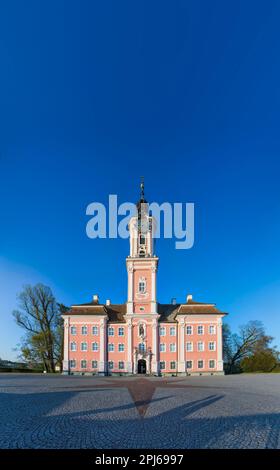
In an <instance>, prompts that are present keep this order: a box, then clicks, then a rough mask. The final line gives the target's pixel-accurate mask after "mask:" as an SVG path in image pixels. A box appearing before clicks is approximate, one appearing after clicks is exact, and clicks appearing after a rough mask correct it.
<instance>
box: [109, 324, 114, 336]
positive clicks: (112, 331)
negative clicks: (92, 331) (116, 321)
mask: <svg viewBox="0 0 280 470" xmlns="http://www.w3.org/2000/svg"><path fill="white" fill-rule="evenodd" d="M108 336H114V328H113V327H112V326H109V328H108Z"/></svg>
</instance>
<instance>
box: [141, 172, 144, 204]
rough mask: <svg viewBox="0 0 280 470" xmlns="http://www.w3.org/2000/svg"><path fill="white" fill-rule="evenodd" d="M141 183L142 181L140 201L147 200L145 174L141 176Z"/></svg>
mask: <svg viewBox="0 0 280 470" xmlns="http://www.w3.org/2000/svg"><path fill="white" fill-rule="evenodd" d="M140 178H141V183H140V190H141V191H140V201H145V196H144V176H141V177H140Z"/></svg>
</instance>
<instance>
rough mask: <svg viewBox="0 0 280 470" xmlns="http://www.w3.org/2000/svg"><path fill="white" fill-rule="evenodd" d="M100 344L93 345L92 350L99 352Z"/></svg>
mask: <svg viewBox="0 0 280 470" xmlns="http://www.w3.org/2000/svg"><path fill="white" fill-rule="evenodd" d="M98 349H99V348H98V343H92V350H93V351H95V352H97V351H98Z"/></svg>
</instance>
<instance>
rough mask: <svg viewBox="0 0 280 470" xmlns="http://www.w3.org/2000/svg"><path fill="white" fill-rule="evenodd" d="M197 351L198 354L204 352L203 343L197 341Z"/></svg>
mask: <svg viewBox="0 0 280 470" xmlns="http://www.w3.org/2000/svg"><path fill="white" fill-rule="evenodd" d="M197 350H198V351H200V352H201V351H204V343H203V341H198V343H197Z"/></svg>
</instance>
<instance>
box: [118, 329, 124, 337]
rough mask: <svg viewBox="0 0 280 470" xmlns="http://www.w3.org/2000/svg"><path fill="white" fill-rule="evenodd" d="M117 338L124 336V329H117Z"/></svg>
mask: <svg viewBox="0 0 280 470" xmlns="http://www.w3.org/2000/svg"><path fill="white" fill-rule="evenodd" d="M119 336H124V328H123V327H121V328H119Z"/></svg>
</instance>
